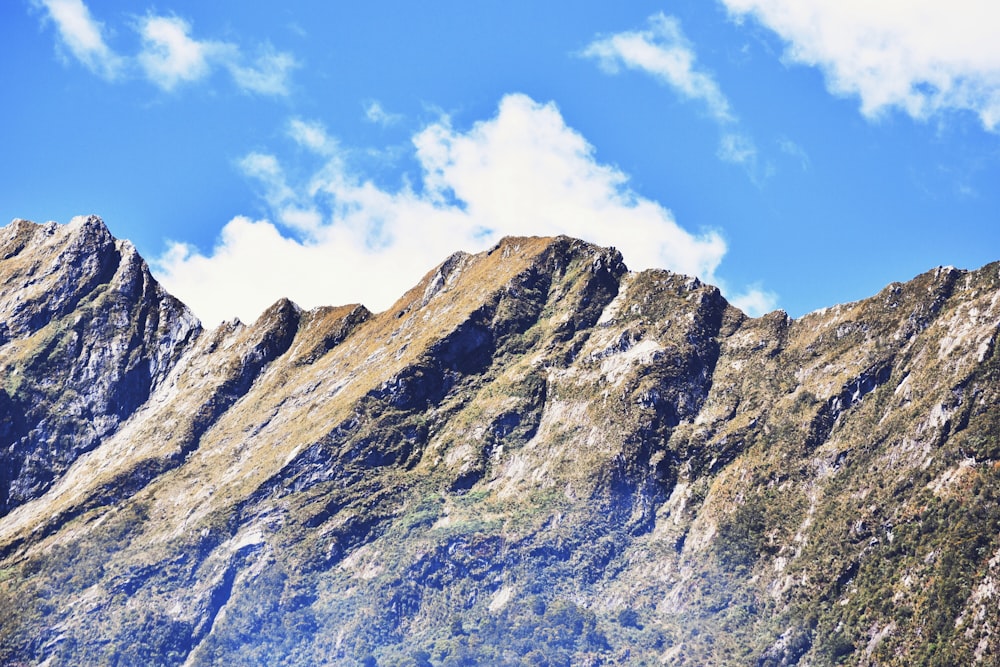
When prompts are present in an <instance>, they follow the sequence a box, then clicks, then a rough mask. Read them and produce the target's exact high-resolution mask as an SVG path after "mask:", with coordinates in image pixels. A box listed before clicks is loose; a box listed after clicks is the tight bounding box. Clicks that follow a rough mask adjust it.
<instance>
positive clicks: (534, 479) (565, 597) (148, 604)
mask: <svg viewBox="0 0 1000 667" xmlns="http://www.w3.org/2000/svg"><path fill="white" fill-rule="evenodd" d="M0 256H2V257H3V258H4V259H2V260H0V309H2V312H3V317H2V318H0V322H2V324H0V327H2V345H0V364H4V368H5V369H7V373H6V374H5V378H6V380H5V383H4V384H3V385H2V387H0V416H2V420H0V438H2V444H3V450H2V456H3V457H4V458H3V468H2V471H3V474H4V477H3V479H2V480H0V481H2V484H3V486H2V487H0V490H2V491H3V492H4V494H5V495H4V496H3V497H4V499H5V500H4V502H5V504H4V505H3V507H4V508H5V512H6V516H4V517H2V519H0V599H2V601H3V602H4V603H5V604H6V606H7V607H8V608H11V609H14V608H16V609H19V610H21V612H20V613H18V614H16V615H13V616H12V615H7V616H5V617H3V619H2V620H0V663H3V664H17V663H19V662H20V663H26V664H47V665H60V664H66V665H70V664H74V665H75V664H103V663H109V664H171V665H181V664H187V665H207V664H219V663H223V662H225V663H233V664H302V665H312V664H324V663H329V664H355V663H358V664H373V663H372V661H377V664H413V663H417V664H426V663H427V662H428V661H429V662H430V663H431V664H444V665H448V664H454V665H467V664H477V663H478V664H545V663H547V664H567V665H568V664H617V663H620V664H625V663H627V664H649V665H653V664H663V663H666V664H691V665H701V664H754V665H795V664H802V665H806V664H817V665H818V664H835V663H838V662H846V663H850V664H928V663H935V662H936V663H939V664H974V663H977V662H980V663H984V664H992V663H993V662H995V661H996V660H997V656H998V653H1000V642H998V639H997V636H996V635H995V632H994V629H995V628H996V627H998V624H1000V612H998V611H997V609H998V607H997V605H996V604H995V603H996V595H997V594H996V583H995V582H996V581H997V580H998V579H1000V572H997V568H998V567H1000V555H998V554H1000V491H998V489H1000V408H998V407H997V406H1000V360H998V356H997V352H996V344H995V341H996V336H997V332H998V328H1000V306H998V302H1000V273H998V272H1000V265H997V264H994V265H989V266H987V267H984V268H982V269H980V270H978V271H972V272H967V271H959V270H955V269H939V270H935V271H931V272H929V273H927V274H924V275H922V276H918V277H917V278H915V279H913V280H912V281H910V282H908V283H905V284H893V285H890V286H889V287H887V288H886V289H885V290H883V291H882V292H881V293H880V294H878V295H876V296H874V297H872V298H871V299H867V300H864V301H860V302H857V303H852V304H845V305H841V306H835V307H833V308H830V309H826V310H824V311H818V312H816V313H812V314H809V315H807V316H805V317H803V318H801V319H799V320H793V319H791V318H789V317H788V316H787V315H786V314H785V313H783V312H780V311H778V312H775V313H771V314H769V315H766V316H764V317H761V318H756V319H754V318H748V317H746V316H745V315H744V314H743V313H741V312H740V311H738V310H737V309H735V308H733V307H732V306H730V305H729V304H728V303H727V302H726V301H725V299H724V298H723V297H722V296H721V294H720V293H719V291H718V290H717V289H716V288H714V287H711V286H709V285H704V284H702V283H701V282H700V281H698V280H696V279H692V278H688V277H685V276H680V275H676V274H673V273H670V272H666V271H644V272H641V273H631V272H628V271H627V269H626V268H625V266H624V265H623V264H622V260H621V257H620V255H619V254H618V253H617V252H616V251H614V250H609V249H603V248H598V247H595V246H592V245H589V244H586V243H583V242H581V241H576V240H573V239H568V238H564V237H560V238H556V239H537V238H513V239H505V240H504V241H503V242H501V243H500V244H498V245H497V246H496V247H494V248H493V249H491V250H490V251H488V252H484V253H480V254H476V255H470V254H466V253H457V254H455V255H453V256H452V257H450V258H448V259H447V260H446V261H445V262H444V263H443V264H442V265H441V266H440V267H437V268H436V269H434V270H432V271H431V272H430V273H428V274H427V276H426V277H425V278H424V279H423V280H422V281H421V282H420V283H419V284H418V285H416V286H415V287H414V288H413V289H412V290H410V291H409V292H408V293H407V294H405V295H404V296H403V297H402V298H401V299H400V300H399V301H398V302H397V303H396V304H394V305H393V306H392V307H391V308H390V309H389V310H387V311H386V312H384V313H379V314H372V313H370V312H369V311H367V310H366V309H365V308H364V307H362V306H357V305H351V306H343V307H337V308H323V309H317V310H314V311H309V312H303V311H302V310H301V309H299V308H298V307H297V306H295V304H293V303H291V302H289V301H287V300H282V301H279V302H278V303H276V304H275V305H274V306H272V307H271V308H270V309H268V311H266V312H265V313H264V314H263V315H262V316H261V317H260V318H259V319H258V321H257V322H255V323H254V324H252V325H249V326H247V325H243V324H240V323H238V322H231V323H227V324H223V325H221V326H220V327H218V328H216V329H215V330H212V331H202V330H201V328H200V327H199V325H198V324H197V322H196V321H195V320H194V318H193V317H192V316H191V315H190V313H189V312H188V311H187V310H186V309H185V308H184V307H183V306H182V305H181V304H179V303H178V302H176V301H175V300H174V299H172V298H171V297H169V296H168V295H166V294H165V293H164V292H163V291H162V289H161V288H160V287H159V286H158V285H157V284H156V283H155V281H154V280H153V279H152V278H151V277H150V276H149V272H148V270H147V269H146V267H145V265H144V264H143V263H142V260H141V259H140V258H138V256H137V255H136V254H135V251H134V250H133V249H132V248H131V246H130V245H128V244H127V243H125V242H120V241H115V240H114V239H113V238H111V236H110V234H108V232H107V230H106V229H105V228H104V226H103V224H102V223H100V221H99V220H97V219H96V218H89V219H78V220H76V221H74V222H73V223H71V224H70V225H67V226H65V227H63V226H59V225H54V224H47V225H34V224H33V223H27V222H24V221H16V222H15V223H13V224H12V225H10V226H8V227H6V228H3V229H2V230H0Z"/></svg>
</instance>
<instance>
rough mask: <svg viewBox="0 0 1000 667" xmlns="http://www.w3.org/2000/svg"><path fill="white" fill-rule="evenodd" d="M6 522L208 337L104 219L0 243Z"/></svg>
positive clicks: (14, 230) (2, 503)
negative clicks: (190, 347) (200, 338)
mask: <svg viewBox="0 0 1000 667" xmlns="http://www.w3.org/2000/svg"><path fill="white" fill-rule="evenodd" d="M0 255H2V257H3V259H2V260H0V343H2V345H0V365H2V367H3V368H4V377H5V381H4V385H3V387H2V388H0V423H2V427H0V435H2V438H3V439H2V441H0V471H2V473H0V514H5V513H7V512H8V511H10V510H11V509H12V508H14V507H17V506H18V505H21V504H23V503H24V502H27V501H29V500H32V499H34V498H37V497H38V496H39V495H41V494H42V493H43V492H44V491H45V490H47V489H48V488H49V487H50V486H51V484H52V482H53V480H55V479H57V478H58V477H59V476H60V475H61V474H62V473H64V472H65V471H66V469H67V468H68V467H69V466H70V465H71V464H72V463H73V462H74V461H75V460H76V459H77V458H79V457H80V456H81V455H82V454H84V453H85V452H88V451H90V450H92V449H94V448H95V447H96V446H97V445H98V444H100V443H101V442H102V441H103V440H105V439H106V438H107V437H108V436H110V435H111V434H113V433H114V432H115V431H116V430H117V429H118V427H119V426H120V425H121V423H122V422H123V421H125V420H126V419H128V418H129V417H130V416H131V415H132V414H133V413H134V412H135V411H136V410H137V409H138V408H139V407H140V406H141V405H142V404H143V403H144V402H145V401H146V400H147V399H148V398H149V395H150V393H151V392H153V391H154V390H155V389H156V388H157V386H158V385H159V384H160V383H161V382H162V381H163V380H164V378H165V377H166V376H167V374H168V373H169V372H170V370H171V369H172V368H173V366H174V365H175V364H176V363H177V360H178V358H179V357H180V355H181V352H182V351H183V350H184V349H185V347H186V346H187V345H188V344H189V343H190V342H191V341H192V340H193V339H194V338H196V337H197V336H198V335H199V333H200V332H201V327H200V325H199V324H198V322H197V320H196V319H195V317H194V316H193V315H191V313H190V312H189V311H188V310H187V308H186V307H185V306H184V305H183V304H181V303H180V302H179V301H177V300H176V299H174V298H173V297H172V296H170V295H169V294H167V293H166V292H164V291H163V289H162V288H161V287H160V286H159V285H158V284H157V283H156V281H154V280H153V278H152V276H151V275H150V273H149V270H148V268H147V267H146V264H145V262H144V261H143V260H142V258H140V257H139V255H138V254H137V253H136V251H135V248H134V247H132V245H131V244H130V243H128V242H127V241H116V240H115V239H114V238H112V236H111V234H110V233H109V232H108V230H107V228H106V227H105V226H104V223H103V222H102V221H101V220H100V219H99V218H96V217H89V218H76V219H74V220H73V221H72V222H71V223H70V224H68V225H66V226H62V225H57V224H56V223H48V224H45V225H36V224H33V223H31V222H27V221H24V220H16V221H14V222H13V223H11V224H10V225H9V226H7V227H5V228H4V229H3V230H2V237H0Z"/></svg>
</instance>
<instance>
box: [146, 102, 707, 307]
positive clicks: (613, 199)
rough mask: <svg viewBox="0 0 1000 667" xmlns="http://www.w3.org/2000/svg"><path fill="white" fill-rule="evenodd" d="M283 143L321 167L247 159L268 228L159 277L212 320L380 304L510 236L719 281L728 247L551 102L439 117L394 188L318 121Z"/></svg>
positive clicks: (233, 237)
mask: <svg viewBox="0 0 1000 667" xmlns="http://www.w3.org/2000/svg"><path fill="white" fill-rule="evenodd" d="M289 135H290V136H291V138H292V139H293V140H294V141H296V142H297V143H298V144H300V145H302V146H305V147H307V148H316V147H319V148H322V149H323V150H319V151H314V152H313V154H314V155H317V156H322V157H321V158H320V162H319V164H318V165H317V166H316V168H315V170H314V172H313V173H312V174H311V175H310V176H309V177H308V178H305V179H304V180H303V181H302V182H295V181H289V177H288V173H287V172H286V170H285V169H283V168H282V166H281V160H279V159H278V158H277V157H276V156H274V155H270V154H262V153H254V154H251V155H248V156H247V157H246V158H244V160H243V161H242V162H241V166H242V168H243V169H244V171H245V172H246V173H247V174H248V175H249V176H251V177H252V178H254V179H255V180H257V181H259V183H260V184H261V187H262V188H263V192H264V194H265V197H266V199H267V201H268V203H269V206H270V209H271V217H272V220H250V219H247V218H243V217H240V218H236V219H234V220H232V221H230V222H229V223H228V224H227V225H226V226H225V228H224V230H223V232H222V235H221V237H220V238H219V240H218V243H217V244H216V246H215V247H214V248H213V249H212V250H211V251H210V252H209V253H207V254H205V253H202V252H199V251H198V250H197V249H196V248H193V247H191V246H187V245H184V244H173V245H172V246H171V247H170V249H169V250H168V251H167V252H166V253H165V254H164V255H162V256H161V257H160V258H159V259H158V260H157V261H156V262H155V263H154V264H155V268H156V271H157V276H158V277H159V278H160V279H161V280H162V282H163V283H164V284H165V286H166V287H167V288H168V289H169V290H171V291H172V292H173V293H174V294H176V295H177V296H178V297H180V298H181V299H182V300H184V301H185V302H186V303H188V304H189V305H190V306H191V307H192V308H193V309H194V310H195V312H196V313H198V315H199V317H201V318H202V319H203V321H205V322H206V324H209V325H211V324H215V323H217V322H219V321H220V320H222V319H228V318H231V317H233V316H239V317H240V318H241V319H243V320H245V321H252V320H253V319H254V318H256V317H257V315H258V314H259V313H260V312H262V311H263V310H264V309H265V308H266V307H267V306H268V305H270V303H272V302H273V301H274V300H276V299H277V298H279V297H280V296H288V297H290V298H292V299H293V300H295V301H296V302H297V303H299V304H300V305H302V306H304V307H314V306H317V305H324V304H343V303H353V302H358V301H361V302H363V303H365V304H366V305H367V306H368V307H369V308H372V309H373V310H381V309H385V308H387V307H388V306H389V305H391V303H392V301H393V300H394V299H396V298H398V297H399V296H401V295H402V294H403V292H404V291H405V290H406V289H408V288H409V287H411V286H412V285H413V284H414V283H416V281H417V280H419V278H420V276H421V275H423V273H424V272H426V271H427V270H429V269H430V268H431V267H432V266H434V265H435V264H437V263H438V262H440V261H441V260H443V259H444V257H446V256H447V255H448V254H450V253H452V252H454V251H455V250H458V249H464V250H468V251H477V250H482V249H485V248H487V247H489V246H490V245H492V244H494V243H496V241H498V240H499V239H500V238H501V237H503V236H507V235H558V234H567V235H572V236H576V237H581V238H584V239H586V240H589V241H592V242H594V243H598V244H601V245H611V246H616V247H617V248H619V249H620V250H621V251H622V253H623V255H624V256H625V260H626V262H627V263H628V264H629V266H630V267H631V268H633V269H644V268H650V267H663V268H670V269H673V270H676V271H680V272H684V273H687V274H691V275H697V276H699V277H701V278H702V279H704V280H706V281H710V282H715V283H716V284H718V283H719V281H718V279H717V277H716V275H715V272H716V269H717V268H718V266H719V263H720V262H721V260H722V258H723V255H724V254H725V252H726V244H725V241H724V240H723V239H722V237H721V236H720V235H719V233H718V232H716V231H713V230H706V231H701V232H700V233H692V232H690V231H688V230H685V229H684V228H682V227H681V226H680V225H679V224H678V223H677V221H676V220H675V219H674V217H673V215H672V213H671V212H670V211H669V210H668V209H666V208H664V207H663V206H662V205H661V204H659V203H657V202H655V201H653V200H650V199H647V198H645V197H642V196H641V195H639V194H637V193H636V192H634V191H633V190H631V189H630V188H629V186H628V177H627V176H626V175H625V174H624V173H622V172H621V171H620V170H618V169H616V168H614V167H611V166H608V165H606V164H602V163H601V162H599V161H598V160H597V159H596V157H595V155H594V148H593V146H591V145H590V144H589V143H588V142H587V141H586V139H585V138H584V137H583V136H581V135H580V134H579V133H578V132H576V131H575V130H574V129H573V128H571V127H569V126H567V125H566V123H565V121H564V119H563V117H562V115H561V114H560V112H559V110H558V109H557V108H556V106H555V105H554V104H551V103H549V104H540V103H538V102H535V101H534V100H532V99H530V98H529V97H526V96H524V95H508V96H506V97H505V98H504V99H503V100H502V101H501V102H500V106H499V109H498V111H497V114H496V116H494V117H493V118H491V119H489V120H484V121H480V122H477V123H475V124H474V125H473V126H472V127H471V128H469V129H467V130H464V131H463V130H459V129H456V128H455V127H453V126H452V124H451V123H450V121H449V120H448V119H447V118H443V119H441V120H439V121H437V122H435V123H432V124H431V125H429V126H427V127H425V128H424V129H423V130H421V131H420V132H419V133H417V134H416V135H415V136H414V137H413V147H414V155H415V157H416V161H417V164H418V165H419V169H420V173H419V175H418V177H417V178H414V179H411V180H414V181H415V183H414V184H411V185H404V186H402V187H400V188H398V189H396V190H388V189H385V188H383V187H379V186H377V185H375V184H374V183H373V182H372V181H370V180H366V179H365V178H364V177H363V175H362V174H360V173H357V172H356V171H355V170H353V169H352V168H350V166H349V164H348V163H349V161H348V159H347V158H346V157H345V155H344V152H343V151H342V150H338V151H336V152H332V153H330V152H324V151H325V150H326V147H329V146H336V145H337V144H336V142H335V141H333V140H332V139H331V138H330V137H329V136H328V134H327V133H326V131H325V130H324V129H323V128H322V126H321V125H320V124H318V123H314V122H308V121H302V120H296V121H293V122H292V123H291V124H290V125H289Z"/></svg>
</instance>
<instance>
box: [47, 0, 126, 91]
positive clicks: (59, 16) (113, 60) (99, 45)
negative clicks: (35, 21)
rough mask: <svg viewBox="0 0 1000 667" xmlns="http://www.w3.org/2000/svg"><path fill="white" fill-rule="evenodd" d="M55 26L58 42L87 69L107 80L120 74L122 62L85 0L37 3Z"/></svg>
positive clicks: (56, 0) (102, 25)
mask: <svg viewBox="0 0 1000 667" xmlns="http://www.w3.org/2000/svg"><path fill="white" fill-rule="evenodd" d="M33 4H34V5H35V6H36V7H38V8H40V9H44V10H45V11H46V12H47V14H48V17H49V18H50V19H51V20H52V22H53V23H55V26H56V30H57V31H58V33H59V39H60V41H61V42H62V44H64V45H65V46H66V47H67V48H68V49H69V50H70V53H72V54H73V57H75V58H76V59H77V60H79V61H80V62H81V63H82V64H83V65H84V66H85V67H86V68H87V69H89V70H90V71H92V72H94V73H95V74H97V75H98V76H101V77H104V78H105V79H114V78H115V77H117V76H118V74H119V73H120V72H121V70H122V67H123V65H124V61H123V59H122V58H121V57H120V56H118V55H117V54H116V53H114V52H113V51H112V50H111V48H110V47H109V46H108V45H107V43H106V42H105V41H104V24H102V23H100V22H99V21H95V20H94V18H93V16H91V14H90V10H89V9H88V8H87V6H86V5H85V4H83V1H82V0H35V1H34V3H33Z"/></svg>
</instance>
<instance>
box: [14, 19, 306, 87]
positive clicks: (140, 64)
mask: <svg viewBox="0 0 1000 667" xmlns="http://www.w3.org/2000/svg"><path fill="white" fill-rule="evenodd" d="M32 1H33V3H34V4H35V6H37V7H40V8H43V9H45V10H46V11H47V13H48V17H49V18H50V19H52V21H53V22H54V23H55V24H56V28H57V29H58V31H59V37H60V39H61V41H62V42H63V43H64V44H65V45H66V46H67V47H68V48H69V50H70V52H71V53H72V54H73V56H74V57H75V58H76V59H77V60H79V61H80V62H81V63H83V64H84V65H85V66H86V67H87V68H88V69H90V70H91V71H92V72H94V73H95V74H97V75H99V76H102V77H104V78H106V79H109V80H111V79H118V78H121V75H122V74H124V73H130V74H134V73H135V72H141V73H142V74H143V75H144V76H145V77H146V79H147V80H149V81H150V82H152V83H153V84H155V85H156V86H158V87H160V88H162V89H163V90H166V91H171V90H174V89H175V88H176V87H177V86H178V85H179V84H182V83H192V82H195V81H200V80H202V79H205V78H207V77H208V76H209V75H211V74H212V72H213V71H215V70H217V69H220V68H221V69H224V70H226V71H228V72H229V74H230V76H231V77H232V79H233V82H234V83H235V84H236V85H237V86H238V87H239V88H240V89H241V90H243V91H245V92H248V93H255V94H258V95H287V94H288V92H289V79H290V77H291V71H292V70H293V69H294V68H295V67H297V66H298V63H297V62H296V60H295V59H294V58H293V57H292V56H291V54H288V53H284V52H277V51H275V50H274V49H273V48H272V47H271V46H270V45H264V46H263V47H261V49H260V55H259V56H258V57H257V59H256V60H254V61H253V62H251V63H248V59H247V57H246V56H245V55H244V54H243V51H242V50H241V48H240V47H239V45H237V44H234V43H231V42H221V41H213V40H198V39H195V38H194V37H192V35H191V25H190V24H189V23H188V22H187V21H185V20H184V19H182V18H180V17H177V16H156V15H153V14H149V15H147V16H145V17H143V18H140V19H138V20H137V21H135V22H133V23H132V24H131V26H130V27H131V28H133V29H135V30H136V32H138V33H139V36H140V38H141V40H142V45H141V49H140V51H139V53H137V54H136V55H135V56H123V55H120V54H118V53H115V52H114V51H112V50H111V48H110V47H109V46H108V45H107V43H106V42H105V40H104V24H103V23H101V22H99V21H96V20H95V19H94V18H93V17H92V16H91V13H90V10H89V9H88V8H87V6H86V5H85V4H84V3H83V0H32Z"/></svg>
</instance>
